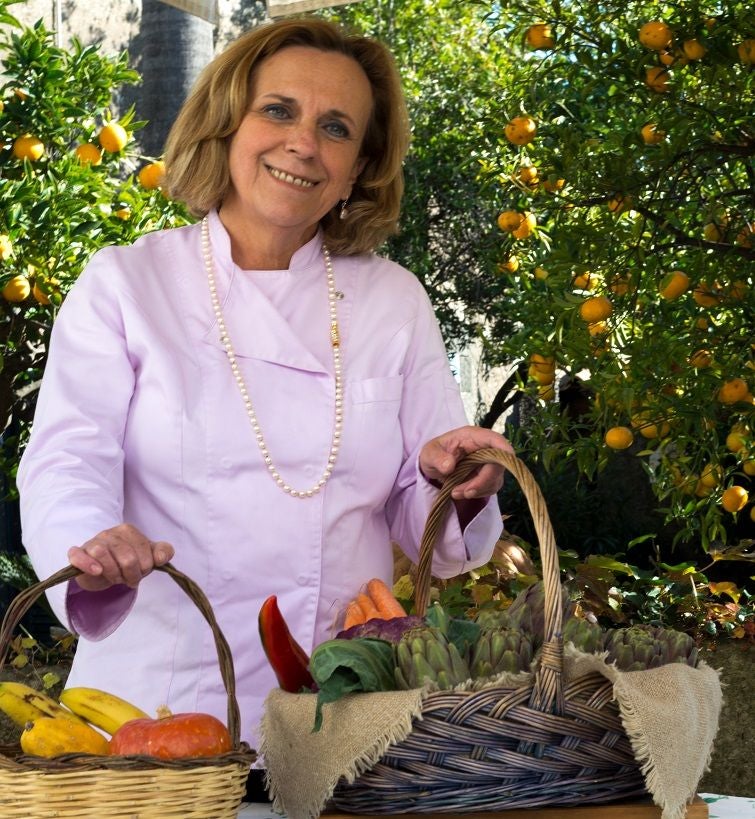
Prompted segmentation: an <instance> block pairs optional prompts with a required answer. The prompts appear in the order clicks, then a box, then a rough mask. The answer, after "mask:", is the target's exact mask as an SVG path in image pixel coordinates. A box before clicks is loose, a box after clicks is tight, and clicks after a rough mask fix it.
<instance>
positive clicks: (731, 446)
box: [726, 424, 749, 454]
mask: <svg viewBox="0 0 755 819" xmlns="http://www.w3.org/2000/svg"><path fill="white" fill-rule="evenodd" d="M748 433H749V430H748V429H747V426H746V425H745V424H735V425H734V426H733V427H732V428H731V431H730V432H729V434H728V435H727V436H726V448H727V449H728V450H729V452H734V453H735V454H736V453H737V452H741V451H742V450H743V449H746V448H747V443H746V441H745V437H746V436H747V435H748Z"/></svg>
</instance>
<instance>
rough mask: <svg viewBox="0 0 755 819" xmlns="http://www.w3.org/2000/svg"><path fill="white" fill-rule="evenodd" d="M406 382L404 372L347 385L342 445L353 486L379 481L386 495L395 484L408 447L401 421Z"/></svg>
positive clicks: (347, 476)
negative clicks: (405, 446) (346, 454)
mask: <svg viewBox="0 0 755 819" xmlns="http://www.w3.org/2000/svg"><path fill="white" fill-rule="evenodd" d="M403 386H404V379H403V377H402V376H400V375H392V376H383V377H381V378H364V379H361V380H359V381H352V382H351V383H349V384H347V385H346V389H345V398H346V400H345V407H344V416H345V417H344V440H343V441H342V446H343V447H344V450H345V451H346V452H348V456H347V458H346V459H345V463H346V464H347V465H348V474H347V475H346V476H345V479H346V480H347V481H348V483H349V484H351V485H352V486H355V487H357V486H359V487H361V486H363V485H364V484H365V483H367V484H372V485H373V486H375V485H379V486H380V487H381V488H383V489H384V490H385V493H386V495H387V493H388V492H389V491H390V489H391V487H392V486H393V483H394V480H395V478H396V474H397V472H398V470H399V468H400V467H401V460H402V455H403V449H404V446H403V440H402V436H401V425H400V424H399V410H400V408H401V396H402V392H403ZM349 415H351V419H349V418H348V416H349Z"/></svg>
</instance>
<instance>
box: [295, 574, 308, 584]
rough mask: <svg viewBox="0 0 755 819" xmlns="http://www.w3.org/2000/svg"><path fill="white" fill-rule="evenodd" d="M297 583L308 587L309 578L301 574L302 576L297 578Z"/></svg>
mask: <svg viewBox="0 0 755 819" xmlns="http://www.w3.org/2000/svg"><path fill="white" fill-rule="evenodd" d="M296 582H297V583H298V584H299V585H300V586H306V585H307V583H308V582H309V578H308V577H307V575H306V574H300V575H299V576H298V577H297V578H296Z"/></svg>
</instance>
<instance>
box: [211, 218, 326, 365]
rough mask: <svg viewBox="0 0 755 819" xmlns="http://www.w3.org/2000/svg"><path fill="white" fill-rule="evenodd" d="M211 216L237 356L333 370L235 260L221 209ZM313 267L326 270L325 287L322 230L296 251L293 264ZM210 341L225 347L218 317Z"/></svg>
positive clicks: (217, 277) (294, 267)
mask: <svg viewBox="0 0 755 819" xmlns="http://www.w3.org/2000/svg"><path fill="white" fill-rule="evenodd" d="M208 217H209V218H208V221H209V227H210V243H211V245H212V256H213V261H214V264H215V280H216V285H217V288H218V296H219V298H220V306H221V309H222V311H223V318H224V319H225V323H226V327H227V328H228V334H229V336H230V337H231V343H232V344H233V349H234V351H235V353H236V355H237V356H238V357H239V358H256V359H260V360H262V361H270V362H272V363H275V364H282V365H284V366H286V367H294V368H296V369H299V370H308V371H310V372H319V373H327V372H328V371H327V370H326V369H325V367H324V366H323V364H322V363H321V362H320V361H318V360H317V358H316V357H315V356H314V355H312V353H311V352H310V351H309V349H308V348H307V346H306V345H305V343H304V342H303V341H302V340H301V339H300V338H299V337H298V336H297V335H296V333H295V332H294V330H293V329H292V327H291V325H290V324H289V323H288V322H287V321H286V320H285V319H284V318H283V316H281V314H280V313H279V312H278V311H277V310H276V308H275V307H274V306H273V305H272V304H271V303H270V302H269V301H268V299H267V298H266V297H265V295H264V294H263V293H262V292H261V291H260V289H259V288H258V287H257V285H256V283H255V282H254V277H253V276H246V275H244V273H245V272H253V271H242V270H241V269H240V268H239V267H238V265H237V264H236V263H235V262H234V261H233V258H232V256H231V237H230V236H229V235H228V232H227V231H226V229H225V227H224V226H223V223H222V222H221V221H220V217H219V216H218V214H217V211H215V210H212V211H210V213H209V214H208ZM313 267H314V268H316V269H319V270H320V271H321V272H322V277H323V287H324V286H325V267H324V264H323V258H322V232H321V231H319V230H318V232H317V234H316V235H315V236H314V238H313V239H311V240H310V241H309V242H307V243H306V244H305V245H302V247H300V248H299V249H298V250H297V251H296V252H295V253H294V255H293V256H292V257H291V262H290V264H289V268H288V269H289V270H290V271H292V272H294V271H301V272H302V273H304V272H305V271H308V270H311V269H312V268H313ZM266 272H270V271H266ZM237 280H238V281H237ZM234 283H235V284H234ZM208 298H209V295H208ZM204 340H205V341H206V342H207V343H209V344H212V345H213V346H214V347H219V348H221V349H223V345H222V344H221V343H220V336H219V333H218V328H217V322H216V321H214V320H213V322H212V325H211V326H210V328H209V329H208V331H207V332H206V333H205V336H204Z"/></svg>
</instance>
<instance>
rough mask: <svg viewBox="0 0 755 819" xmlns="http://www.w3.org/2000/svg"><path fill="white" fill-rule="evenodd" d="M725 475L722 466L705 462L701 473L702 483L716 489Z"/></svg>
mask: <svg viewBox="0 0 755 819" xmlns="http://www.w3.org/2000/svg"><path fill="white" fill-rule="evenodd" d="M723 476H724V474H723V470H722V469H721V467H720V466H717V465H716V464H710V463H708V464H705V466H704V467H703V470H702V472H701V473H700V483H701V484H703V486H707V487H708V488H710V489H714V488H715V487H716V486H718V484H720V483H721V479H722V478H723Z"/></svg>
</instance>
